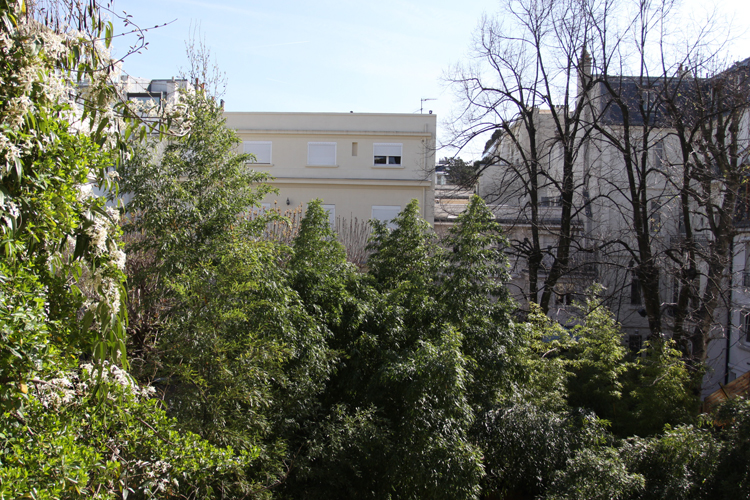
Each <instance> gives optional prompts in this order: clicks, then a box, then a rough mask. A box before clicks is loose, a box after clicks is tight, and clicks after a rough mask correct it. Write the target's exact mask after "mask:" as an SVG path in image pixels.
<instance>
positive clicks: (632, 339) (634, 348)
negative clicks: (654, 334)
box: [628, 334, 643, 352]
mask: <svg viewBox="0 0 750 500" xmlns="http://www.w3.org/2000/svg"><path fill="white" fill-rule="evenodd" d="M628 348H629V349H630V351H631V352H639V351H640V350H641V349H642V348H643V337H641V336H640V334H635V335H628Z"/></svg>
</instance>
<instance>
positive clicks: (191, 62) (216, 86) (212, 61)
mask: <svg viewBox="0 0 750 500" xmlns="http://www.w3.org/2000/svg"><path fill="white" fill-rule="evenodd" d="M185 55H186V56H187V60H188V67H187V68H186V69H183V68H180V78H185V79H187V80H188V81H189V82H191V83H193V84H195V85H196V87H200V88H202V89H203V90H204V91H205V92H206V93H207V94H208V95H210V96H211V97H213V98H214V99H221V98H222V97H223V96H224V94H225V93H226V90H227V74H226V72H224V71H222V70H221V68H220V67H219V65H218V63H217V62H216V58H215V57H214V55H213V53H212V52H211V49H210V48H209V46H208V45H207V44H206V36H205V35H204V34H203V33H202V32H201V28H200V24H192V23H191V24H190V33H189V36H188V39H187V40H185Z"/></svg>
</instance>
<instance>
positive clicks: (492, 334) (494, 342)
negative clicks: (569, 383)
mask: <svg viewBox="0 0 750 500" xmlns="http://www.w3.org/2000/svg"><path fill="white" fill-rule="evenodd" d="M441 244H442V245H443V246H444V247H445V248H446V249H447V251H446V252H443V253H441V254H440V256H441V257H442V260H443V264H442V265H441V266H439V267H438V266H436V268H435V269H436V270H440V271H441V275H440V278H441V279H440V282H439V284H438V285H437V287H438V289H437V292H436V295H437V302H438V304H439V313H440V315H441V317H443V318H444V320H445V321H448V322H449V323H450V324H452V325H453V326H454V327H455V328H456V329H457V330H458V331H460V332H461V333H462V334H463V337H464V341H463V347H462V349H463V352H464V353H465V354H466V355H467V357H468V358H469V360H470V365H469V367H470V368H469V372H470V373H471V379H472V383H471V385H470V393H471V396H470V399H471V401H472V403H473V404H475V405H477V411H480V410H481V409H487V408H489V407H491V406H492V405H494V403H495V402H497V400H498V399H499V397H500V393H501V392H508V390H509V382H510V373H509V365H510V363H512V362H513V358H514V349H515V347H516V341H515V332H514V329H513V328H511V320H510V311H511V308H512V304H511V302H510V298H509V295H508V291H507V289H506V288H505V284H506V283H507V282H508V280H509V279H510V277H509V274H508V261H507V259H506V257H505V253H504V249H505V248H507V241H506V240H505V238H504V237H503V235H502V231H501V228H500V225H499V224H498V223H497V222H495V216H494V214H493V213H492V212H491V211H490V210H489V208H488V207H487V205H485V203H484V201H483V200H482V199H481V198H480V197H479V196H476V195H474V196H472V198H471V200H470V201H469V205H468V207H467V208H466V210H465V211H464V212H463V213H462V214H461V215H459V216H458V218H457V220H456V223H455V224H454V225H453V227H452V228H451V229H450V231H449V233H448V235H447V237H446V238H444V239H443V241H441Z"/></svg>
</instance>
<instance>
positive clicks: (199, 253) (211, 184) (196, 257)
mask: <svg viewBox="0 0 750 500" xmlns="http://www.w3.org/2000/svg"><path fill="white" fill-rule="evenodd" d="M181 99H182V101H183V104H184V105H185V106H186V110H187V114H188V116H189V118H190V119H189V121H190V131H189V133H187V134H186V135H184V136H182V137H176V138H174V137H173V138H171V139H169V140H164V139H162V138H153V139H150V140H149V141H148V142H147V143H145V144H135V145H134V152H133V154H132V156H131V158H130V159H129V160H128V161H126V162H124V163H123V164H122V165H121V166H120V167H119V168H118V172H119V175H120V179H121V180H120V191H121V192H122V193H126V195H127V197H128V198H129V200H128V203H127V205H126V206H125V207H124V208H123V209H122V211H123V218H124V224H123V230H124V231H125V233H126V241H127V245H126V251H127V253H128V255H129V256H130V258H129V264H128V288H129V289H128V293H129V296H130V297H131V298H132V300H131V302H130V309H129V311H128V312H129V316H130V328H129V330H128V331H129V334H130V338H129V340H130V343H131V348H132V349H134V354H135V355H136V356H135V357H137V358H138V359H143V360H146V361H148V359H149V358H148V356H149V352H150V349H151V348H152V347H153V342H154V339H155V338H156V337H157V336H158V331H159V328H160V325H161V323H162V322H163V321H164V319H165V318H166V317H167V316H168V315H169V311H170V309H171V307H172V305H173V304H172V303H171V302H170V300H169V296H168V295H169V291H170V289H169V288H168V287H167V286H165V280H166V279H169V278H173V277H175V276H177V275H178V274H179V273H182V272H186V273H189V272H191V270H193V269H194V267H195V266H196V265H198V263H200V262H205V261H206V260H210V258H211V255H210V252H211V251H213V250H214V246H213V245H214V243H215V241H216V240H217V239H219V238H221V237H222V236H223V235H224V233H225V232H226V231H229V230H231V231H235V232H239V233H244V234H246V235H247V236H248V237H249V236H252V235H256V234H258V231H259V228H260V227H262V226H263V225H264V224H265V222H266V220H265V219H264V218H263V217H261V218H257V219H251V218H249V217H246V216H245V214H246V213H247V211H248V210H250V209H251V207H253V206H255V205H257V204H258V203H259V201H260V199H261V198H262V196H263V195H264V194H265V193H267V192H269V191H270V190H271V189H272V188H271V187H270V186H268V185H267V184H264V183H262V181H264V180H266V178H267V176H266V175H265V174H260V173H257V172H255V171H253V170H250V169H248V168H247V162H248V161H249V156H248V155H243V154H238V153H237V152H236V148H237V145H238V144H239V139H238V138H237V136H236V134H235V133H234V131H232V130H229V129H228V128H227V127H226V126H225V125H224V119H223V116H222V112H223V111H222V109H221V106H219V105H218V104H217V103H216V102H215V101H214V100H213V99H212V98H210V97H208V96H206V95H205V94H204V93H202V92H200V91H199V92H196V93H186V94H184V95H182V96H181ZM135 368H137V369H139V370H140V369H141V367H140V364H139V365H137V366H136V367H135ZM143 369H144V370H147V369H151V368H149V367H143Z"/></svg>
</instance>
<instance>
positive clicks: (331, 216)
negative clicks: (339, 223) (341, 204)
mask: <svg viewBox="0 0 750 500" xmlns="http://www.w3.org/2000/svg"><path fill="white" fill-rule="evenodd" d="M322 207H323V210H325V211H326V212H328V223H329V224H330V225H331V229H334V228H335V227H336V205H322Z"/></svg>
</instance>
